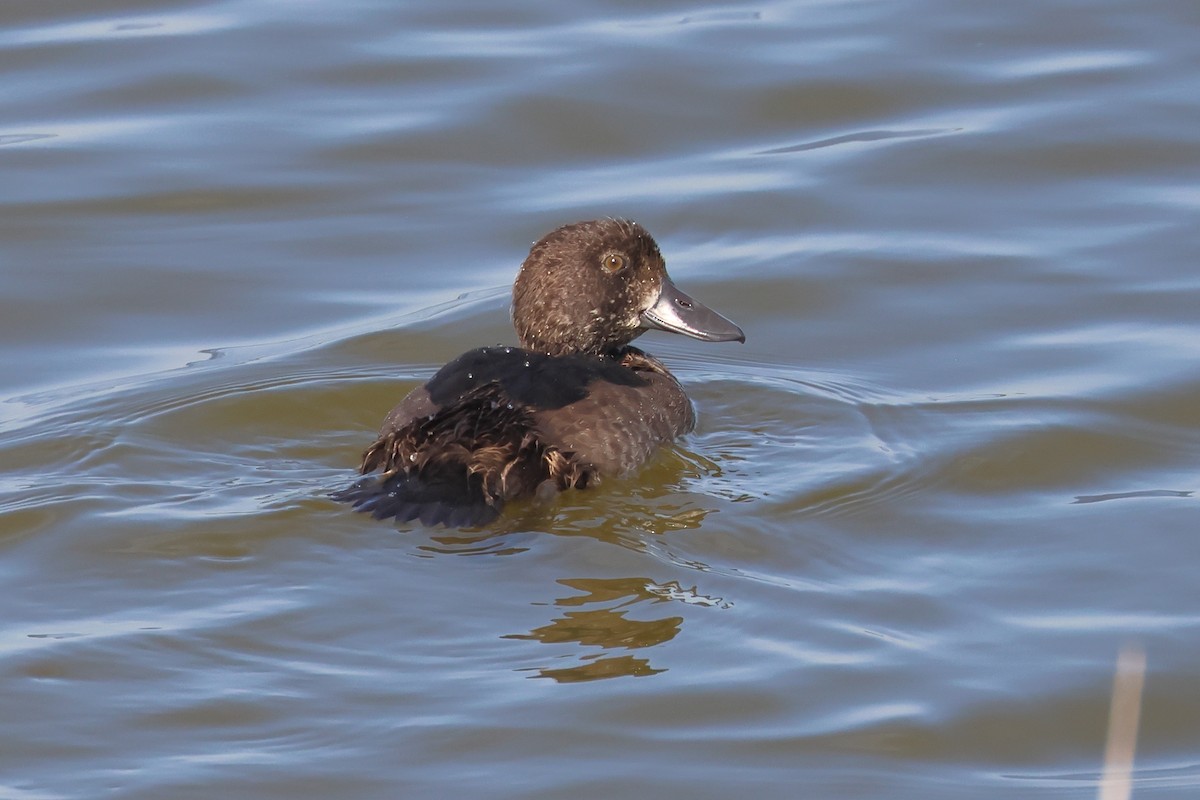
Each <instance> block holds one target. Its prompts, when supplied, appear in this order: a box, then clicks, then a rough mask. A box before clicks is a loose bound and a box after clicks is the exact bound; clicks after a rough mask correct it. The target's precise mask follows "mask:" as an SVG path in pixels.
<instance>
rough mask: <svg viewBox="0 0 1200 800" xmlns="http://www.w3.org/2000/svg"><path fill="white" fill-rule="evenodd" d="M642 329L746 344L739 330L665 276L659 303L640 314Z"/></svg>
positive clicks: (709, 340)
mask: <svg viewBox="0 0 1200 800" xmlns="http://www.w3.org/2000/svg"><path fill="white" fill-rule="evenodd" d="M642 327H643V328H653V329H655V330H660V331H670V332H671V333H682V334H683V335H684V336H691V337H692V338H693V339H701V340H703V341H705V342H745V341H746V334H744V333H742V329H741V328H739V327H738V326H737V325H734V324H733V323H732V322H730V321H729V320H727V319H725V317H723V316H721V315H720V314H718V313H717V312H715V311H713V310H712V309H711V308H709V307H708V306H706V305H704V304H703V303H701V302H700V301H698V300H693V299H692V298H691V297H689V296H687V295H686V294H684V293H683V292H681V291H680V290H679V288H678V287H677V286H676V285H675V284H674V283H672V282H671V279H670V278H668V277H666V276H663V284H662V291H661V292H659V295H658V300H656V301H655V302H654V305H652V306H650V308H648V309H646V310H645V311H643V312H642Z"/></svg>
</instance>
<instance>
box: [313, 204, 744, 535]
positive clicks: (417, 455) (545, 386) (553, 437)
mask: <svg viewBox="0 0 1200 800" xmlns="http://www.w3.org/2000/svg"><path fill="white" fill-rule="evenodd" d="M511 316H512V323H513V327H514V328H515V329H516V333H517V340H518V342H519V346H515V347H514V346H504V345H497V346H493V347H481V348H477V349H475V350H471V351H469V352H467V353H464V354H463V355H461V356H459V357H458V358H456V359H454V360H453V361H451V362H450V363H448V364H446V366H444V367H442V368H441V369H440V370H438V371H437V373H436V374H435V375H434V376H433V377H432V378H431V379H430V380H429V381H428V382H427V383H425V384H424V385H422V386H419V387H417V388H415V389H413V390H412V391H411V392H410V393H409V394H408V395H407V396H405V397H404V398H403V399H402V400H401V401H400V403H399V404H398V405H396V407H395V408H393V409H392V410H391V411H390V412H389V413H388V414H387V416H386V417H385V418H384V420H383V425H382V427H381V428H380V430H379V435H378V437H377V438H376V439H375V441H374V443H372V444H371V445H370V447H368V448H367V449H366V451H365V452H364V453H363V456H362V461H361V464H360V466H359V471H360V472H361V473H362V474H363V475H364V476H366V477H364V478H361V479H359V480H358V481H357V482H356V483H354V484H353V485H351V486H349V487H348V488H345V489H342V490H340V491H338V492H335V493H334V494H333V497H334V499H335V500H339V501H344V502H348V503H351V504H353V507H354V508H355V509H357V510H359V511H363V512H367V513H370V514H371V515H372V516H373V517H375V518H376V519H380V520H384V519H390V518H394V519H395V520H396V521H397V522H409V521H413V520H419V521H420V522H421V523H423V524H425V525H429V526H436V525H443V526H445V527H448V528H468V527H481V526H484V525H487V524H488V523H490V522H492V521H494V520H495V519H496V518H497V517H499V515H500V514H501V512H502V511H503V509H504V507H505V505H506V503H508V502H509V501H513V500H516V499H518V498H536V499H539V500H549V499H551V498H553V497H554V496H555V495H557V493H559V492H561V491H565V490H567V489H585V488H588V487H593V486H596V485H597V484H599V483H600V482H601V481H602V480H603V479H604V478H607V477H613V476H624V475H629V474H631V473H633V472H634V471H635V470H637V469H638V468H639V467H640V466H641V465H642V464H644V463H645V462H646V461H647V460H648V459H649V458H650V457H651V456H652V455H653V454H654V452H655V451H656V450H658V449H659V448H660V447H661V446H663V445H665V444H666V443H667V442H670V441H672V440H674V439H675V438H677V437H679V436H681V435H683V434H685V433H688V432H690V431H691V430H692V429H693V428H694V427H695V424H696V416H695V411H694V409H693V407H692V403H691V401H690V400H689V399H688V396H687V394H686V393H685V392H684V390H683V386H682V385H681V384H680V383H679V381H678V380H677V379H676V378H675V376H674V375H672V374H671V373H670V371H669V370H668V369H667V367H666V366H665V365H664V364H663V363H662V362H661V361H659V360H658V359H656V358H654V357H653V356H651V355H648V354H647V353H645V352H643V351H642V350H639V349H638V348H636V347H633V346H632V345H631V344H630V343H631V342H632V341H633V340H634V339H636V338H638V337H639V336H641V335H642V334H643V333H645V332H646V331H649V330H659V331H667V332H670V333H677V334H682V335H683V336H688V337H691V338H693V339H698V340H701V341H705V342H730V341H736V342H745V341H746V336H745V334H744V333H743V332H742V329H741V328H739V327H738V326H737V325H736V324H734V323H733V322H732V321H730V320H729V319H727V318H725V317H724V316H722V315H721V314H718V313H717V312H716V311H713V310H712V309H710V308H709V307H707V306H705V305H704V304H703V303H701V302H700V301H698V300H695V299H694V298H692V297H691V296H689V295H687V294H685V293H684V292H683V291H682V290H680V289H679V288H678V287H677V286H676V285H675V283H674V282H673V281H672V280H671V278H670V276H669V275H668V274H667V269H666V262H665V261H664V260H663V257H662V254H661V252H660V251H659V247H658V244H657V243H656V242H655V241H654V238H653V237H652V236H651V235H650V234H649V233H648V232H647V231H646V229H645V228H643V227H642V226H641V225H639V224H638V223H636V222H633V221H632V220H628V219H618V218H605V219H597V220H588V221H583V222H575V223H572V224H569V225H563V226H562V227H559V228H557V229H555V230H554V231H551V232H550V233H548V234H546V235H545V236H543V237H542V238H541V239H539V240H538V241H537V242H535V243H534V245H533V247H532V248H531V249H530V251H529V255H528V256H527V257H526V258H525V260H524V263H522V265H521V268H520V271H519V272H518V273H517V277H516V281H515V283H514V284H513V290H512V305H511Z"/></svg>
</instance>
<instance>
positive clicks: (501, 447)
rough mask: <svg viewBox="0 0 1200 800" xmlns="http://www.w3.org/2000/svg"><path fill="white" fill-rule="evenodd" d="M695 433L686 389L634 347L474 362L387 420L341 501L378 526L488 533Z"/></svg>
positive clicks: (480, 353)
mask: <svg viewBox="0 0 1200 800" xmlns="http://www.w3.org/2000/svg"><path fill="white" fill-rule="evenodd" d="M694 424H695V418H694V415H693V412H692V407H691V403H690V402H689V401H688V399H687V396H686V395H685V394H684V392H683V389H682V387H681V386H680V385H679V383H678V381H676V380H675V378H674V377H673V376H672V375H671V374H670V373H669V372H668V371H667V370H666V368H665V367H663V365H662V364H661V363H659V362H658V361H657V360H655V359H653V358H651V357H650V356H647V355H645V354H644V353H642V352H641V351H640V350H637V349H636V348H633V347H626V348H624V349H623V350H622V351H621V352H619V353H617V354H616V355H614V356H591V355H583V354H576V355H567V356H547V355H543V354H540V353H534V352H531V351H527V350H522V349H519V348H514V347H488V348H480V349H478V350H472V351H470V352H468V353H465V354H463V355H462V356H460V357H459V358H457V359H455V360H454V361H452V362H450V363H449V364H447V365H446V366H445V367H443V368H442V369H441V370H440V371H439V372H438V373H437V374H436V375H435V376H434V377H433V378H432V379H431V380H430V381H429V382H428V383H427V384H425V385H424V386H421V387H419V388H417V389H415V390H413V392H411V393H410V394H409V395H408V397H406V398H405V399H404V400H403V401H402V402H401V403H400V404H399V405H398V406H396V408H394V409H393V410H392V412H391V413H390V414H388V416H387V418H386V419H385V420H384V424H383V429H382V430H381V431H380V436H379V439H378V440H377V441H376V442H375V444H373V445H372V446H371V447H370V448H369V449H368V450H367V452H366V453H365V454H364V456H363V464H362V471H363V472H364V473H367V472H372V471H374V470H376V469H382V470H383V475H382V478H379V479H375V478H367V479H364V480H363V481H360V482H359V483H357V484H355V486H353V487H351V488H350V489H348V490H346V491H345V492H342V493H340V495H339V496H338V497H339V499H343V500H350V501H353V502H354V503H355V505H356V507H358V508H360V509H362V510H368V511H370V512H371V513H372V514H373V515H374V516H376V517H378V518H381V519H382V518H386V517H393V516H394V517H396V518H397V519H398V520H400V521H404V520H409V519H417V518H419V519H420V520H421V521H422V522H425V523H426V524H437V523H444V524H447V525H451V526H462V525H481V524H484V523H486V522H489V521H490V520H492V519H494V518H495V516H496V515H497V514H498V513H499V511H500V509H501V508H502V506H503V504H504V502H505V501H506V500H509V499H513V498H515V497H520V496H528V495H534V494H550V493H553V492H554V491H557V490H561V489H567V488H583V487H585V486H587V485H589V484H594V483H595V482H596V481H597V480H598V479H599V478H600V477H601V476H606V475H619V474H622V473H625V472H628V471H630V470H632V469H634V468H636V467H638V466H639V465H641V464H642V463H644V462H645V461H646V459H647V458H649V456H650V455H651V453H653V452H654V450H655V449H656V448H657V447H659V446H660V445H662V444H663V443H664V442H667V441H670V440H671V439H673V438H675V437H676V436H679V435H680V434H683V433H686V432H687V431H690V430H691V429H692V427H693V425H694Z"/></svg>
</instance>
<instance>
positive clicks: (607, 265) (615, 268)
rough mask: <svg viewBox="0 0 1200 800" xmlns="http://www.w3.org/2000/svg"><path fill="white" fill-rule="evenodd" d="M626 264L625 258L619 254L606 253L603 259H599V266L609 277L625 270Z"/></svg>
mask: <svg viewBox="0 0 1200 800" xmlns="http://www.w3.org/2000/svg"><path fill="white" fill-rule="evenodd" d="M626 263H628V262H627V261H626V260H625V256H623V255H621V254H620V253H608V254H607V255H605V256H604V258H602V259H600V266H601V267H602V268H603V269H604V271H605V272H607V273H608V274H609V275H612V274H614V273H617V272H620V271H621V270H623V269H625V264H626Z"/></svg>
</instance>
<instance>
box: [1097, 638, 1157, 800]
mask: <svg viewBox="0 0 1200 800" xmlns="http://www.w3.org/2000/svg"><path fill="white" fill-rule="evenodd" d="M1145 677H1146V653H1145V651H1144V650H1142V648H1141V647H1139V646H1137V645H1126V646H1125V647H1123V648H1121V653H1120V655H1118V656H1117V674H1116V676H1115V677H1114V678H1113V692H1112V703H1111V705H1110V708H1109V713H1108V742H1107V744H1106V745H1105V747H1104V774H1103V775H1102V776H1101V778H1100V795H1099V797H1100V800H1129V798H1130V796H1131V795H1132V794H1133V777H1132V775H1133V754H1134V750H1135V749H1136V748H1137V734H1138V719H1139V717H1140V716H1141V711H1142V684H1143V683H1144V681H1145Z"/></svg>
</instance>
